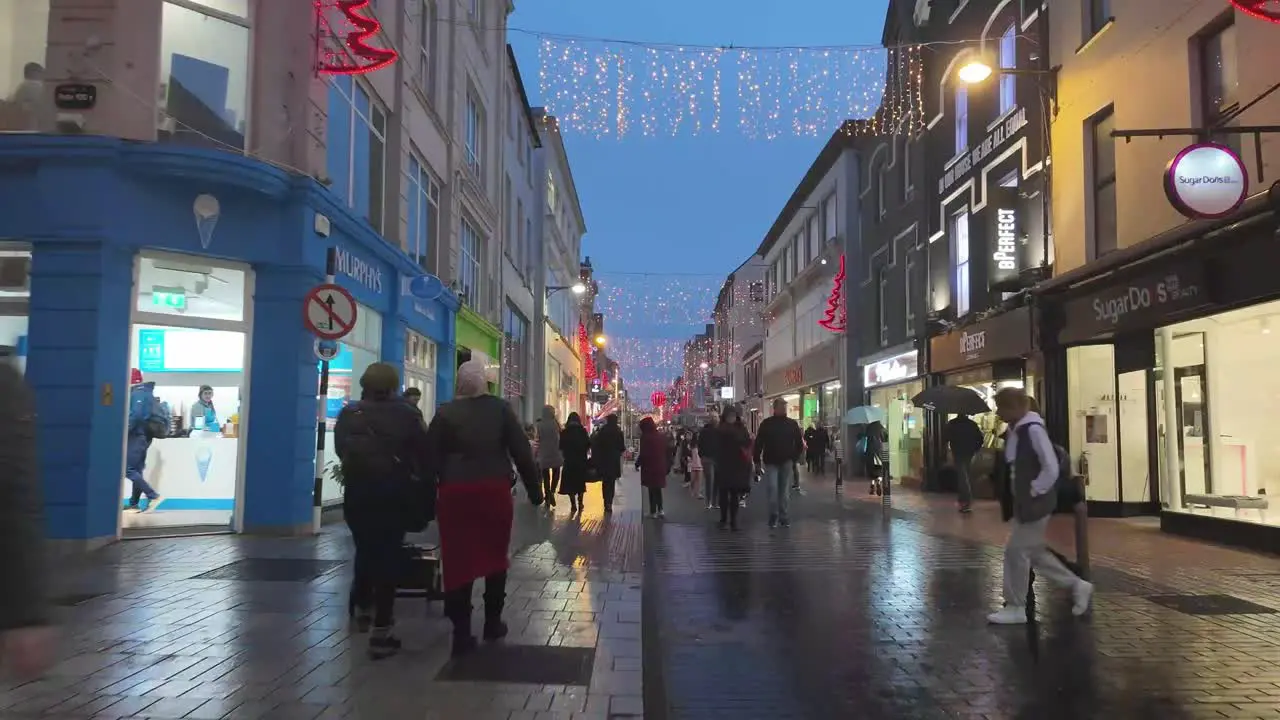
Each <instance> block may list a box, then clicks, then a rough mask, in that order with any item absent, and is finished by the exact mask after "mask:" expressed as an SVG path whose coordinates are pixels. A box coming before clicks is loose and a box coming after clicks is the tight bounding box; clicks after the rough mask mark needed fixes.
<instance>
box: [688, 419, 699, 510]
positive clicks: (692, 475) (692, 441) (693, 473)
mask: <svg viewBox="0 0 1280 720" xmlns="http://www.w3.org/2000/svg"><path fill="white" fill-rule="evenodd" d="M688 452H689V491H690V492H691V493H692V494H693V496H694V497H695V498H697V499H699V500H701V499H702V454H701V453H700V452H698V433H697V432H694V433H693V434H691V435H690V436H689V450H688Z"/></svg>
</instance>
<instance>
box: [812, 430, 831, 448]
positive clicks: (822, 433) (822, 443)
mask: <svg viewBox="0 0 1280 720" xmlns="http://www.w3.org/2000/svg"><path fill="white" fill-rule="evenodd" d="M830 447H831V433H829V432H827V429H826V428H824V427H820V428H818V429H817V430H814V431H813V440H811V441H810V446H809V449H810V450H812V451H813V452H814V454H816V455H822V454H824V453H826V452H827V449H828V448H830Z"/></svg>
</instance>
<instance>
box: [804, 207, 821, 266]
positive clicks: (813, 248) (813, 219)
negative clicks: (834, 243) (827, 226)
mask: <svg viewBox="0 0 1280 720" xmlns="http://www.w3.org/2000/svg"><path fill="white" fill-rule="evenodd" d="M808 236H809V245H808V247H807V248H806V249H807V251H808V252H806V255H807V256H808V259H809V262H813V261H814V260H816V259H818V256H819V255H821V254H822V245H823V242H822V216H821V215H819V214H818V213H817V212H816V211H815V212H814V213H813V214H812V215H810V216H809V232H808Z"/></svg>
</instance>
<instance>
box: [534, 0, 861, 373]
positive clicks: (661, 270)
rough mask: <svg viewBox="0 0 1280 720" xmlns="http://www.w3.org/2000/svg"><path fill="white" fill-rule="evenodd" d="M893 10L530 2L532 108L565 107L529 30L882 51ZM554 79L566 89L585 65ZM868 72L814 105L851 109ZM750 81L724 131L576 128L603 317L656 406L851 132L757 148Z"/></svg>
mask: <svg viewBox="0 0 1280 720" xmlns="http://www.w3.org/2000/svg"><path fill="white" fill-rule="evenodd" d="M885 7H886V0H852V1H851V0H793V1H792V2H782V1H781V0H695V1H694V2H690V0H650V1H649V2H599V0H593V1H590V2H589V1H588V0H517V2H516V12H515V14H514V15H513V16H512V17H511V19H510V23H509V24H510V26H511V28H512V32H511V33H509V38H510V42H511V44H512V46H513V47H514V48H515V51H516V56H517V58H518V60H519V62H520V66H521V72H522V75H523V78H524V83H525V86H526V89H527V91H528V93H529V96H530V97H529V100H530V102H531V103H532V104H533V105H535V106H536V105H543V104H548V105H551V106H552V108H551V109H552V110H554V109H555V107H554V102H553V98H548V97H543V92H542V89H541V87H540V73H541V71H542V69H543V68H544V65H543V62H542V59H541V58H540V47H541V42H542V41H541V39H540V38H539V37H538V36H536V35H533V34H527V33H523V32H519V30H528V31H542V32H546V33H549V34H553V35H557V36H582V37H591V38H612V39H621V40H637V41H653V42H661V43H688V44H697V45H711V46H726V45H730V44H732V45H734V46H736V47H747V46H773V47H776V46H804V47H813V46H847V45H877V44H878V43H879V41H880V33H881V29H882V24H883V20H884V13H885ZM553 40H555V39H554V38H553ZM578 47H579V49H581V50H582V51H583V53H584V56H585V57H588V58H590V57H593V56H596V57H598V56H599V55H600V54H601V53H603V52H604V51H605V47H604V46H603V45H598V44H595V43H590V42H585V41H583V42H580V43H578ZM624 52H633V51H631V50H624ZM635 52H639V50H637V51H635ZM669 57H674V56H669ZM664 62H665V61H664ZM722 66H723V65H722ZM545 69H546V70H547V71H548V72H549V73H550V75H549V77H550V78H551V80H550V84H551V85H553V86H554V85H557V84H563V83H564V82H565V80H566V78H565V75H567V74H568V72H567V71H569V70H570V69H571V66H570V65H569V64H568V63H563V62H561V63H557V62H552V63H549V64H547V65H546V66H545ZM860 75H862V77H860V78H858V82H856V83H850V82H831V83H825V86H824V87H821V88H820V89H818V91H817V92H815V93H813V95H815V96H819V98H820V99H819V102H821V101H822V100H826V101H827V102H830V103H837V104H838V102H839V100H840V93H841V92H844V93H846V94H847V93H849V92H851V88H852V87H853V86H854V85H858V86H862V87H863V88H864V89H865V87H866V86H870V85H874V84H875V83H876V80H878V78H874V77H870V76H872V73H869V72H864V73H860ZM736 83H737V78H736V71H734V76H733V77H732V78H726V79H725V82H724V84H723V91H722V99H723V100H722V106H724V107H725V108H726V111H725V113H724V114H723V118H722V124H721V127H720V129H719V131H718V132H716V133H710V132H703V133H700V134H697V135H694V134H692V133H690V132H686V131H683V130H682V131H681V132H679V133H677V134H676V135H675V136H674V137H673V136H672V135H671V133H670V132H666V133H664V134H661V135H658V136H653V137H644V136H641V135H640V134H639V133H638V132H637V133H634V134H630V135H628V136H627V137H625V138H622V139H618V138H617V137H613V136H610V137H605V138H599V139H598V138H596V137H594V136H593V135H591V134H583V133H582V132H579V131H578V130H576V129H575V127H573V126H572V125H571V124H567V125H568V126H567V127H564V131H565V135H566V145H567V148H568V153H569V160H570V163H571V165H572V168H573V174H574V180H575V183H576V184H577V189H578V194H579V197H580V200H581V204H582V209H583V213H584V215H585V217H586V222H587V236H586V240H585V242H584V245H583V253H584V254H586V255H589V256H590V257H591V261H592V263H593V265H594V267H595V268H596V272H597V275H598V277H599V279H600V282H601V285H602V292H601V298H600V302H599V304H600V305H601V306H603V307H600V308H597V309H598V310H601V311H603V312H605V313H606V326H607V329H608V331H609V335H610V336H611V338H612V339H613V340H614V342H613V343H612V345H611V347H612V348H613V350H614V355H615V357H617V359H619V360H620V361H622V362H623V364H624V367H623V373H624V377H625V378H627V379H628V381H629V382H631V383H632V388H633V390H644V392H645V394H646V395H647V394H648V392H649V391H651V390H652V389H653V387H655V386H656V384H657V383H658V382H669V381H670V380H671V378H672V377H674V375H676V374H678V373H679V369H678V367H677V366H676V365H675V363H676V356H677V355H678V354H679V343H680V342H682V341H683V340H685V339H688V338H689V337H691V336H692V335H693V334H694V333H696V332H698V331H700V330H701V326H702V324H703V323H705V322H707V319H706V318H707V315H708V314H709V313H710V310H711V305H712V304H713V303H714V299H715V293H716V292H717V291H718V290H719V288H720V285H721V283H722V282H723V280H724V278H725V276H726V275H727V274H728V273H729V272H731V271H732V270H733V269H734V268H736V267H737V266H738V265H739V264H741V263H742V262H743V261H744V260H746V258H747V257H749V256H750V255H751V253H752V252H753V251H754V250H755V249H756V248H757V247H758V245H759V244H760V241H761V240H762V239H763V237H764V234H765V232H767V231H768V229H769V226H770V225H771V224H772V223H773V221H774V219H775V218H776V217H777V215H778V213H779V212H780V210H781V209H782V207H783V205H784V204H785V203H786V201H787V199H788V198H789V197H790V195H791V193H792V191H793V190H794V189H795V186H796V184H797V183H798V182H799V181H800V179H801V177H802V176H803V174H804V172H805V171H806V170H807V169H808V167H809V165H810V164H811V163H812V162H813V159H814V157H815V156H816V154H817V152H818V150H819V149H821V147H822V145H823V144H824V143H825V142H826V140H827V139H828V138H829V137H830V134H831V132H832V131H834V130H835V128H836V127H838V120H836V119H835V117H834V116H832V118H831V122H830V123H829V125H830V126H829V127H823V128H821V129H820V131H819V132H817V134H816V135H813V136H809V137H797V136H796V134H795V133H794V132H791V133H787V134H783V135H782V136H780V137H778V138H775V139H772V140H765V139H757V138H752V137H748V136H746V134H745V133H744V132H743V131H741V130H740V129H739V127H738V117H739V110H738V107H737V106H738V103H739V94H738V90H737V87H736ZM638 102H643V101H637V102H633V103H632V104H631V105H632V111H633V119H634V117H635V116H637V115H638V114H639V112H638V110H639V108H637V107H636V105H637V103H638ZM659 114H665V115H666V116H668V117H669V116H670V113H669V112H664V111H659ZM707 117H709V115H707ZM632 124H633V126H638V124H639V123H638V122H633V123H632ZM638 273H651V275H643V274H638ZM677 273H678V274H679V275H677ZM642 358H643V361H642V360H641V359H642Z"/></svg>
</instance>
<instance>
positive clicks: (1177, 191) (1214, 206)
mask: <svg viewBox="0 0 1280 720" xmlns="http://www.w3.org/2000/svg"><path fill="white" fill-rule="evenodd" d="M1164 192H1165V195H1167V196H1168V197H1169V202H1170V203H1171V204H1172V205H1173V207H1174V209H1176V210H1177V211H1178V212H1180V213H1182V214H1183V215H1186V216H1187V217H1189V218H1191V219H1192V220H1200V219H1205V218H1220V217H1226V216H1227V215H1230V214H1231V213H1233V212H1235V211H1236V210H1238V209H1239V208H1240V205H1241V204H1243V203H1244V200H1245V198H1246V197H1248V196H1249V172H1248V171H1247V170H1245V167H1244V161H1242V160H1241V159H1240V156H1239V155H1237V154H1236V151H1235V150H1232V149H1231V148H1229V147H1227V146H1226V145H1219V144H1218V143H1197V144H1195V145H1191V146H1189V147H1186V148H1184V149H1183V150H1182V152H1180V153H1178V154H1177V155H1176V156H1175V157H1174V158H1173V160H1172V161H1170V163H1169V167H1168V168H1166V169H1165V172H1164Z"/></svg>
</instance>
